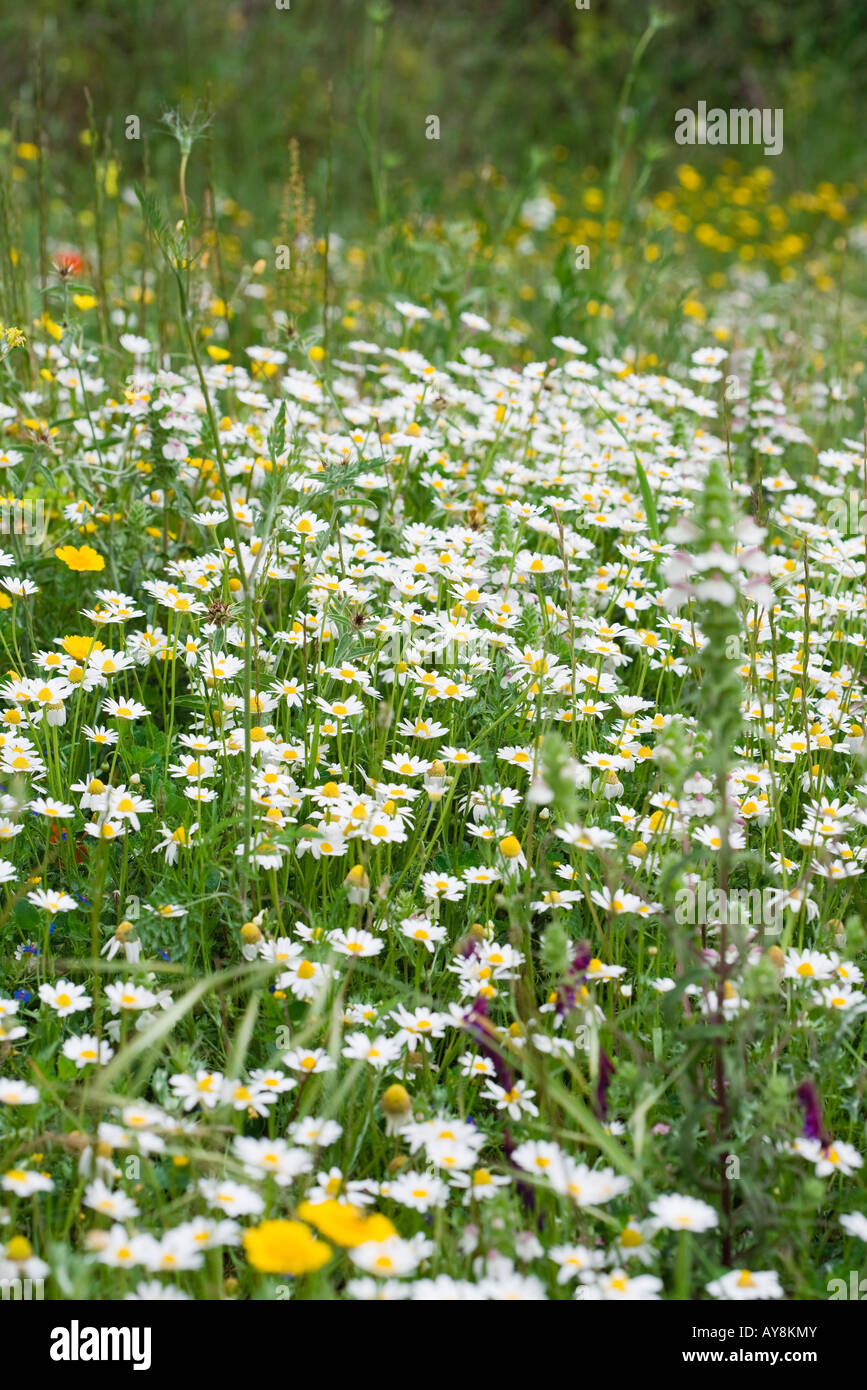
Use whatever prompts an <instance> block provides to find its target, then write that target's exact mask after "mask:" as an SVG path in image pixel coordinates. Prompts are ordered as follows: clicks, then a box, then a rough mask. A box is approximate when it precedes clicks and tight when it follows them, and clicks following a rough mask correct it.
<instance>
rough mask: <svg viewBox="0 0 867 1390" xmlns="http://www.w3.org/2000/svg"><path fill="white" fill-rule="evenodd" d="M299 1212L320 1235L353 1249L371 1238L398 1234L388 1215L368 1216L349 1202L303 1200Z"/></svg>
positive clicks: (383, 1238)
mask: <svg viewBox="0 0 867 1390" xmlns="http://www.w3.org/2000/svg"><path fill="white" fill-rule="evenodd" d="M298 1215H299V1216H300V1217H302V1218H303V1220H305V1221H309V1222H310V1224H311V1226H315V1227H316V1229H317V1231H319V1232H320V1234H321V1235H323V1236H327V1237H328V1239H329V1240H333V1241H334V1243H335V1245H343V1246H346V1247H348V1248H350V1249H351V1248H353V1247H354V1246H356V1245H363V1244H364V1242H365V1241H368V1240H387V1239H388V1237H389V1236H395V1235H397V1230H396V1229H395V1227H394V1226H393V1225H392V1224H391V1222H390V1221H389V1219H388V1217H387V1216H382V1215H381V1214H380V1213H379V1212H373V1213H371V1215H369V1216H366V1215H365V1214H364V1213H363V1212H362V1211H360V1210H359V1208H358V1207H353V1206H350V1205H349V1203H347V1202H335V1201H329V1202H317V1203H316V1204H315V1205H314V1203H313V1202H302V1203H301V1205H300V1207H299V1208H298Z"/></svg>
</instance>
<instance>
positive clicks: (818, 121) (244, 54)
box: [0, 0, 867, 235]
mask: <svg viewBox="0 0 867 1390" xmlns="http://www.w3.org/2000/svg"><path fill="white" fill-rule="evenodd" d="M284 2H285V0H284ZM289 3H291V8H290V9H287V10H279V9H277V8H276V5H275V3H274V0H239V2H238V3H225V0H162V2H161V3H158V4H157V3H147V2H146V0H96V2H95V3H82V0H40V2H39V3H37V4H35V5H32V6H25V5H21V4H19V5H17V6H15V7H14V9H12V8H7V11H6V13H4V14H3V16H2V17H0V91H2V108H3V109H2V115H0V126H2V127H5V128H7V129H11V130H12V132H13V134H14V137H15V138H16V139H17V140H26V139H29V138H33V133H34V109H35V105H36V102H37V92H36V85H35V81H34V54H35V51H36V47H37V45H38V44H41V49H42V70H43V92H42V105H43V107H44V132H45V138H46V140H47V145H48V152H49V155H50V156H51V178H52V186H51V190H50V191H51V194H52V195H53V196H56V195H57V194H60V195H61V196H68V197H69V198H70V200H71V201H77V200H78V199H79V198H80V197H81V196H82V189H83V188H84V180H85V179H86V177H87V160H86V159H83V158H81V149H80V145H79V135H80V132H81V130H82V129H83V128H84V126H85V125H86V102H85V95H84V88H85V87H87V88H88V89H89V91H90V94H91V97H92V100H93V107H94V116H95V122H96V124H97V126H98V128H99V130H100V133H101V134H102V135H107V136H108V140H109V142H110V143H112V144H113V145H114V146H115V147H116V148H117V149H118V150H119V157H120V159H121V162H122V165H123V171H124V175H125V176H126V177H132V176H136V175H138V174H139V173H140V172H141V164H142V161H143V160H144V158H145V141H142V142H138V143H135V142H126V141H125V140H124V138H123V129H124V126H123V123H124V118H125V117H126V116H127V115H128V114H131V113H135V114H136V115H138V116H139V117H140V119H141V122H142V130H143V134H144V135H145V136H146V137H148V138H147V141H146V143H147V158H148V160H149V165H150V169H151V172H153V173H155V174H157V175H159V174H160V173H161V171H162V169H163V168H165V169H169V168H174V166H175V162H176V150H173V149H172V141H171V139H170V138H169V137H168V135H167V134H166V133H165V132H164V131H159V129H158V127H159V123H160V117H161V115H162V113H163V112H164V111H165V110H166V109H168V108H171V107H176V106H179V105H184V106H185V107H187V108H188V109H189V108H190V107H192V105H193V104H194V103H195V102H196V101H199V102H209V103H210V105H211V107H212V108H213V110H214V112H215V113H216V114H215V120H214V127H213V159H214V163H215V173H216V181H217V183H218V185H219V186H221V187H222V188H223V190H224V191H228V192H230V193H231V195H232V196H233V197H234V198H236V199H237V200H238V201H239V202H240V203H241V204H242V205H243V206H245V207H248V208H251V209H253V210H256V211H257V212H259V213H261V214H262V215H263V216H267V211H266V210H267V207H268V199H269V198H270V197H271V196H277V190H278V188H279V185H280V183H281V181H282V180H283V179H285V176H286V169H287V148H286V147H287V141H288V139H289V137H290V136H295V137H297V139H298V140H299V142H300V148H301V158H302V167H303V168H304V170H305V173H306V177H307V180H308V184H309V187H310V188H311V191H313V192H314V193H315V194H316V196H317V199H318V200H321V198H322V197H323V196H324V193H323V190H324V186H325V166H326V153H327V147H328V142H329V135H330V139H331V143H332V151H333V198H334V208H333V221H334V226H335V227H336V228H337V229H338V230H345V231H351V230H352V228H353V224H354V223H355V222H356V221H361V220H363V219H364V218H365V217H366V216H368V215H369V214H370V213H371V212H372V210H373V208H374V193H373V187H372V181H371V178H370V171H369V165H368V160H367V155H366V149H365V139H364V129H363V127H364V123H365V122H366V123H367V129H368V133H369V134H370V133H371V132H370V125H371V123H372V122H373V123H375V122H376V121H377V120H378V121H379V123H380V129H379V132H378V138H379V142H380V149H381V153H382V161H383V168H384V171H385V173H386V174H387V177H388V187H389V198H390V199H391V200H392V206H394V205H401V204H403V205H405V206H413V207H415V209H416V210H419V202H420V200H421V204H422V206H423V207H424V208H431V209H436V210H438V211H448V210H449V206H450V200H452V199H460V198H461V197H462V196H463V194H462V188H461V184H462V178H461V176H462V175H463V176H464V184H465V182H466V177H467V176H468V175H470V176H472V177H475V175H476V171H478V169H479V168H480V167H483V166H484V165H486V164H487V163H490V164H491V165H492V166H493V167H494V168H495V169H496V170H497V171H498V172H499V173H502V174H503V175H504V176H505V178H506V179H507V180H508V181H509V182H510V183H512V182H517V181H520V180H522V179H524V178H525V177H526V175H527V172H528V170H529V169H531V168H533V169H534V170H535V169H537V168H538V167H541V164H542V161H543V159H547V158H549V157H550V156H551V152H552V151H553V150H555V149H557V150H558V158H559V162H560V163H561V164H565V165H567V167H569V168H574V169H575V170H576V171H577V170H581V169H585V168H586V167H587V166H592V167H596V166H601V165H604V164H605V162H606V160H607V155H608V151H609V148H610V145H611V138H612V123H613V121H614V113H615V111H616V109H617V104H618V98H619V95H620V92H621V89H622V85H623V82H624V79H625V77H626V74H627V72H628V71H629V67H630V62H631V59H632V55H633V53H634V50H635V47H636V44H637V43H638V41H639V39H640V36H641V34H642V32H643V31H644V30H645V28H646V25H647V22H648V17H649V14H650V6H649V5H647V4H646V3H642V0H590V6H591V7H590V8H589V9H586V10H578V9H576V8H575V5H574V3H573V0H464V3H460V4H458V3H451V4H443V3H434V0H392V3H390V4H385V3H382V4H375V3H374V4H367V5H365V4H364V3H362V2H360V0H289ZM663 8H664V11H665V13H666V14H667V15H668V16H669V17H670V18H671V20H672V23H671V24H670V25H668V26H667V27H665V28H664V29H662V30H661V31H660V32H659V33H657V34H656V35H655V36H654V38H653V41H652V43H651V44H650V45H649V48H648V50H647V53H646V55H645V57H644V60H643V62H642V64H641V67H640V69H639V71H638V74H637V79H636V82H635V85H634V88H633V91H632V93H631V95H630V99H629V103H628V111H627V116H629V115H633V116H635V117H636V118H637V120H638V128H639V130H640V149H639V153H640V154H641V155H643V156H646V157H647V156H649V157H650V159H651V160H652V161H654V162H655V163H656V164H657V166H658V168H659V169H660V171H661V170H663V169H664V168H665V166H666V164H668V165H669V167H670V166H671V165H672V164H674V163H676V162H678V160H679V159H680V158H682V157H683V154H684V152H683V150H682V149H680V148H679V147H677V146H676V145H675V144H674V141H673V128H674V112H675V110H676V109H677V108H678V107H679V106H682V105H687V106H695V104H696V103H697V102H698V101H699V100H702V99H703V100H706V101H707V102H708V104H709V105H711V106H713V105H719V106H724V107H729V106H738V105H745V104H746V105H759V106H771V107H783V109H784V111H785V150H784V153H783V155H782V156H781V158H780V159H778V160H775V161H773V163H774V166H775V174H777V176H778V177H780V178H781V179H783V180H784V181H785V182H786V183H788V184H789V186H793V185H794V183H796V182H797V183H800V185H801V186H806V185H808V184H811V183H812V182H814V181H816V180H817V179H820V178H823V177H833V178H836V179H838V180H839V179H844V178H847V177H852V176H858V175H860V174H861V170H862V157H861V141H860V132H861V118H862V114H863V111H864V107H865V101H864V92H865V85H867V84H865V81H864V71H865V60H867V0H854V2H853V0H826V3H819V2H818V0H763V3H761V4H750V3H745V2H744V0H732V3H720V0H714V2H713V3H710V0H667V3H665V5H664V6H663ZM377 73H378V77H377ZM329 88H330V90H329ZM330 110H332V111H333V119H331V120H330V119H329V111H330ZM430 114H435V115H437V116H438V117H439V119H440V122H441V138H440V140H439V141H432V140H427V139H425V118H426V116H428V115H430ZM372 134H374V135H376V134H377V132H376V131H375V130H374V131H373V132H372ZM558 147H559V148H558ZM741 153H743V152H741ZM701 154H702V151H701V150H693V151H692V152H691V155H690V157H691V158H693V159H694V162H696V163H699V160H700V156H701ZM66 155H68V156H73V157H70V158H65V157H64V156H66ZM752 157H753V152H752V151H747V152H746V158H747V159H748V160H749V159H750V158H752ZM78 179H81V180H82V183H81V186H80V187H76V180H78ZM193 192H194V194H195V185H194V186H193ZM262 230H263V234H264V235H268V234H269V229H268V228H265V227H263V229H262Z"/></svg>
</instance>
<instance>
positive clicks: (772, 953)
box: [768, 946, 786, 970]
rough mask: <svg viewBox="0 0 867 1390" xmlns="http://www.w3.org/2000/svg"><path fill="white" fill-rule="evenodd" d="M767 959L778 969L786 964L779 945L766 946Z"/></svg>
mask: <svg viewBox="0 0 867 1390" xmlns="http://www.w3.org/2000/svg"><path fill="white" fill-rule="evenodd" d="M768 960H769V961H772V962H773V964H774V965H775V966H776V967H777V969H778V970H782V968H783V966H784V965H785V964H786V957H785V956H784V955H783V953H782V951H781V950H780V948H779V946H769V947H768Z"/></svg>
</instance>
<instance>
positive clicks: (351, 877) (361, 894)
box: [343, 864, 370, 907]
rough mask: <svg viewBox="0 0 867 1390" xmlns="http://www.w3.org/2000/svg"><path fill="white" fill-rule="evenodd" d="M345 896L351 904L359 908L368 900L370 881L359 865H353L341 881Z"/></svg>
mask: <svg viewBox="0 0 867 1390" xmlns="http://www.w3.org/2000/svg"><path fill="white" fill-rule="evenodd" d="M343 883H344V887H345V888H346V896H347V897H348V898H349V901H350V902H351V903H354V904H355V905H356V906H358V907H361V906H363V905H364V903H366V902H367V901H368V899H369V898H370V879H369V878H368V876H367V874H366V873H365V872H364V868H363V866H362V865H361V864H354V865H353V867H352V868H351V869H350V870H349V873H348V874H347V875H346V878H345V879H344V880H343Z"/></svg>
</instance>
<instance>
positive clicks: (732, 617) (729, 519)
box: [665, 458, 772, 1265]
mask: <svg viewBox="0 0 867 1390" xmlns="http://www.w3.org/2000/svg"><path fill="white" fill-rule="evenodd" d="M669 535H670V537H671V538H673V539H674V540H676V541H679V542H681V544H683V543H687V544H688V545H689V549H688V550H687V549H685V548H684V549H681V550H678V551H676V552H675V553H674V554H673V555H672V556H671V557H670V559H669V561H668V564H667V566H666V572H665V578H666V580H667V582H668V584H669V588H668V589H667V590H666V593H665V602H666V606H667V607H669V608H671V609H675V610H676V609H679V608H682V607H684V606H688V609H689V614H690V618H691V621H692V622H693V624H694V625H695V624H696V623H698V624H700V630H701V633H702V634H703V635H704V643H703V645H701V646H700V648H699V650H698V652H697V653H696V656H695V659H694V674H695V679H696V683H697V686H698V688H699V692H700V698H701V705H702V712H703V722H704V724H705V726H706V728H707V731H708V735H709V739H708V747H707V752H706V754H705V756H704V757H703V758H702V760H701V763H700V766H701V768H702V770H703V771H704V772H705V773H706V774H707V775H708V776H709V777H710V779H711V781H712V783H713V795H714V799H715V803H716V805H715V821H716V825H717V827H718V834H719V841H720V848H719V858H718V888H719V892H720V898H721V901H722V902H724V903H727V901H728V893H729V884H730V881H731V878H732V873H733V869H734V866H735V860H736V851H735V850H734V849H733V847H732V838H733V837H732V833H731V832H732V805H731V798H730V795H729V788H728V779H729V770H730V765H731V757H732V750H733V749H734V747H735V745H736V744H737V742H738V739H739V735H740V732H741V728H742V716H741V683H740V678H739V675H738V670H737V666H738V660H737V655H736V654H739V649H740V642H741V631H742V626H741V616H740V613H739V608H738V599H739V598H740V597H742V596H743V597H747V598H749V599H752V600H753V601H754V602H760V603H761V605H762V606H763V607H767V606H769V605H770V603H771V601H772V594H771V592H770V589H769V586H768V584H767V580H766V572H767V564H766V560H765V556H764V553H763V552H762V551H761V550H760V549H759V544H758V543H759V542H760V541H761V539H762V537H763V535H764V533H763V532H762V531H761V530H760V528H759V527H757V526H756V524H755V522H754V521H753V520H752V519H751V518H749V517H746V518H742V519H741V520H739V521H737V522H736V521H735V518H734V516H733V509H732V505H731V493H730V489H729V485H728V482H727V480H726V476H725V472H724V470H723V465H722V463H721V461H720V459H719V458H715V459H713V460H712V462H711V464H710V467H709V469H708V474H707V478H706V481H705V486H704V490H703V492H702V496H701V502H700V505H699V508H698V513H697V516H696V519H695V521H691V520H688V519H682V520H681V521H680V523H679V524H678V525H677V527H675V528H674V530H673V531H672V532H670V533H669ZM727 917H728V914H727V911H724V912H723V913H722V914H721V921H720V926H719V938H718V943H717V948H716V951H715V952H714V953H713V954H712V956H711V959H710V964H709V972H710V976H711V979H710V981H709V984H708V987H707V990H706V998H707V1002H708V1012H709V1017H710V1022H711V1024H712V1038H711V1052H712V1058H711V1069H712V1076H713V1082H712V1084H713V1092H714V1100H715V1107H716V1112H717V1115H716V1122H715V1126H714V1128H715V1132H716V1147H717V1166H718V1174H719V1186H720V1196H721V1203H722V1210H723V1224H722V1249H721V1255H722V1261H723V1264H725V1265H729V1264H730V1263H731V1259H732V1244H733V1210H732V1206H733V1203H732V1191H731V1182H730V1177H729V1158H730V1152H729V1147H730V1144H731V1134H732V1113H731V1095H730V1086H729V1080H728V1078H727V1075H726V1053H725V1047H726V1029H727V1023H728V1020H727V1017H726V1013H725V1004H726V1000H727V997H728V993H729V985H730V976H731V974H732V972H733V969H734V967H735V965H736V963H737V962H738V958H739V955H740V951H739V950H738V947H739V946H740V945H742V942H740V941H737V942H734V943H733V942H731V941H730V939H729V926H730V923H729V922H728V920H727ZM703 937H704V930H703ZM705 945H706V942H705ZM732 947H734V950H732V949H731V948H732ZM708 955H709V953H708V952H707V951H705V953H704V957H705V959H707V958H708ZM699 1082H700V1078H699Z"/></svg>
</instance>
